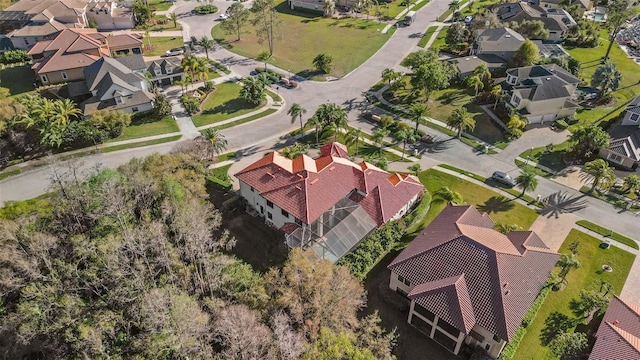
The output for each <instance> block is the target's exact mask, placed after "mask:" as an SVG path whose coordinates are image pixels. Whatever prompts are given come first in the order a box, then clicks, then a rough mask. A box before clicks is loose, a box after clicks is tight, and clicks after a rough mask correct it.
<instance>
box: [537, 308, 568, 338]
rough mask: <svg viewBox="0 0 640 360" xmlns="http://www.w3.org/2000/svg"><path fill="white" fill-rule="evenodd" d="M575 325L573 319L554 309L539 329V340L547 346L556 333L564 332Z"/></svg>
mask: <svg viewBox="0 0 640 360" xmlns="http://www.w3.org/2000/svg"><path fill="white" fill-rule="evenodd" d="M575 325H576V324H575V320H574V319H572V318H570V317H568V316H567V315H565V314H562V313H559V312H557V311H554V312H552V313H551V314H550V315H549V316H548V317H547V319H546V320H545V321H544V328H542V330H541V331H540V342H541V343H542V345H544V346H547V345H549V343H550V342H551V340H553V339H555V338H556V337H557V336H558V335H560V334H562V333H565V332H566V331H567V330H569V329H570V328H572V327H574V326H575Z"/></svg>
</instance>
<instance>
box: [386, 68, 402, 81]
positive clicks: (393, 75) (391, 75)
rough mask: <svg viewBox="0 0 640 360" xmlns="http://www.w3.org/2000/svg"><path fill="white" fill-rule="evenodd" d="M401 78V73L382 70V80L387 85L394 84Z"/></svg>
mask: <svg viewBox="0 0 640 360" xmlns="http://www.w3.org/2000/svg"><path fill="white" fill-rule="evenodd" d="M401 76H402V73H401V72H399V71H394V70H393V69H391V68H386V69H384V70H382V80H383V81H386V82H387V83H388V84H389V85H391V83H392V82H395V81H397V80H398V79H400V77H401Z"/></svg>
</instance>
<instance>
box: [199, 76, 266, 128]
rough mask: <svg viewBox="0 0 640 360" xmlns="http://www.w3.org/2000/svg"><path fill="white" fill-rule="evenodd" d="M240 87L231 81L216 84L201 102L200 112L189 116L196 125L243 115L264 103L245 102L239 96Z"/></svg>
mask: <svg viewBox="0 0 640 360" xmlns="http://www.w3.org/2000/svg"><path fill="white" fill-rule="evenodd" d="M240 89H242V87H241V86H240V85H238V84H234V83H231V82H227V83H222V84H218V85H216V90H215V91H214V92H212V93H211V94H210V95H209V97H208V98H207V99H206V100H205V101H204V103H203V104H202V112H201V113H200V114H198V115H194V116H192V117H191V118H192V119H193V123H194V124H195V125H196V127H198V126H203V125H208V124H213V123H216V122H220V121H223V120H227V119H230V118H232V117H236V116H239V115H243V114H246V113H249V112H252V111H254V110H256V109H258V108H259V107H260V106H263V105H264V104H261V105H254V104H250V103H248V102H246V101H245V100H244V99H242V98H241V97H240Z"/></svg>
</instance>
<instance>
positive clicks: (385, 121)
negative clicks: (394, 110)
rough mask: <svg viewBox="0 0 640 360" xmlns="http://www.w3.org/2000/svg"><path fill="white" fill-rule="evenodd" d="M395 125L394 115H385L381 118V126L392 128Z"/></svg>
mask: <svg viewBox="0 0 640 360" xmlns="http://www.w3.org/2000/svg"><path fill="white" fill-rule="evenodd" d="M391 125H393V117H391V116H389V115H385V116H383V117H382V118H381V119H380V126H382V127H384V128H390V127H391Z"/></svg>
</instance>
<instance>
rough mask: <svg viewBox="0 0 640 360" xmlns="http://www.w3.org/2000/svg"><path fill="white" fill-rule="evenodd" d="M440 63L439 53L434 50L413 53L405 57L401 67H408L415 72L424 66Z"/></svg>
mask: <svg viewBox="0 0 640 360" xmlns="http://www.w3.org/2000/svg"><path fill="white" fill-rule="evenodd" d="M435 61H438V53H437V52H435V51H434V50H433V49H429V50H420V51H416V52H412V53H410V54H409V55H407V57H405V58H404V59H403V60H402V62H400V65H402V66H404V67H408V68H409V69H411V70H415V69H417V68H419V67H420V66H422V65H423V64H426V63H430V62H435Z"/></svg>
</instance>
